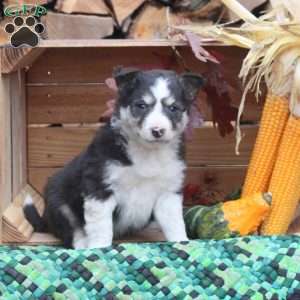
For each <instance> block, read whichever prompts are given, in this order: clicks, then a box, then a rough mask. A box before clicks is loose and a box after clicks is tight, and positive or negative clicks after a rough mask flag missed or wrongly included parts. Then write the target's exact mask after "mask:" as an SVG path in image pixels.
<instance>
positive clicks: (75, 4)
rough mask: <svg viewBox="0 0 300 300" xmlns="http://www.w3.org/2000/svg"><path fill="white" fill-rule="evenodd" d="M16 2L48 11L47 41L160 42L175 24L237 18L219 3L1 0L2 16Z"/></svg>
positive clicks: (249, 1)
mask: <svg viewBox="0 0 300 300" xmlns="http://www.w3.org/2000/svg"><path fill="white" fill-rule="evenodd" d="M240 2H241V3H242V4H243V5H245V6H246V7H247V8H248V9H249V8H250V9H254V8H256V7H258V6H261V5H262V4H264V3H265V2H267V0H240ZM16 3H18V4H24V3H28V4H39V5H43V6H44V7H46V8H47V10H48V13H47V15H46V16H43V17H42V18H41V21H42V22H43V23H44V24H45V28H46V30H47V32H46V34H47V35H46V38H49V39H98V38H107V37H108V38H109V37H110V38H134V39H163V38H168V37H170V35H171V34H172V32H171V30H170V28H172V26H174V25H182V24H190V23H193V22H197V23H199V22H203V24H207V23H215V22H219V21H221V20H222V21H232V20H233V19H235V18H236V17H235V16H234V15H231V14H230V13H229V11H228V10H227V9H226V8H225V7H224V5H223V4H222V3H221V0H97V1H95V0H48V1H47V0H38V1H32V0H31V1H16V0H2V1H1V0H0V10H2V16H3V7H6V6H8V5H11V4H14V5H15V4H16ZM3 4H4V5H3ZM4 22H5V21H2V25H3V24H4ZM0 25H1V24H0ZM0 27H2V29H3V26H0ZM1 31H3V30H0V43H1V34H2V36H3V35H5V33H3V32H2V33H1Z"/></svg>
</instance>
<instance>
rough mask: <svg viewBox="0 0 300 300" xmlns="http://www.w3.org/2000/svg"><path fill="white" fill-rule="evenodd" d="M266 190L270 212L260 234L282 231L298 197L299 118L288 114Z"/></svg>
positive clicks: (292, 213) (287, 222) (289, 221)
mask: <svg viewBox="0 0 300 300" xmlns="http://www.w3.org/2000/svg"><path fill="white" fill-rule="evenodd" d="M269 191H270V192H271V193H272V195H273V200H272V205H271V213H270V215H269V216H268V218H267V219H266V222H265V223H264V225H263V228H262V233H263V234H284V233H286V231H287V229H288V226H289V225H290V223H291V221H292V219H293V216H294V213H295V210H296V206H297V203H298V201H299V198H300V118H296V117H293V116H292V115H291V116H290V117H289V119H288V122H287V125H286V128H285V130H284V134H283V137H282V140H281V143H280V147H279V152H278V155H277V159H276V163H275V166H274V171H273V174H272V177H271V181H270V186H269Z"/></svg>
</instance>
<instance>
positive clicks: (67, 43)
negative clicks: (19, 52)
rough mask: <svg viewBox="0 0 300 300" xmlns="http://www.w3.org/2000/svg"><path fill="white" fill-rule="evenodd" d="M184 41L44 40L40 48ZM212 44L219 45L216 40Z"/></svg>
mask: <svg viewBox="0 0 300 300" xmlns="http://www.w3.org/2000/svg"><path fill="white" fill-rule="evenodd" d="M186 45H187V43H186V42H184V41H172V40H169V39H168V40H167V39H156V40H134V39H121V40H120V39H107V40H106V39H100V40H88V39H83V40H73V39H66V40H42V41H41V42H40V44H39V48H91V47H92V48H100V47H101V48H106V47H115V48H128V47H130V48H131V47H170V46H177V47H179V46H186ZM211 45H219V46H220V43H218V42H217V41H214V42H213V43H212V44H211Z"/></svg>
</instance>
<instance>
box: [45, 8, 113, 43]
mask: <svg viewBox="0 0 300 300" xmlns="http://www.w3.org/2000/svg"><path fill="white" fill-rule="evenodd" d="M42 22H43V24H44V25H45V27H46V29H47V38H49V39H100V38H103V37H106V36H109V35H111V34H112V33H113V29H114V24H113V19H112V18H111V17H99V16H88V15H67V14H59V13H51V12H48V13H47V15H46V16H43V17H42Z"/></svg>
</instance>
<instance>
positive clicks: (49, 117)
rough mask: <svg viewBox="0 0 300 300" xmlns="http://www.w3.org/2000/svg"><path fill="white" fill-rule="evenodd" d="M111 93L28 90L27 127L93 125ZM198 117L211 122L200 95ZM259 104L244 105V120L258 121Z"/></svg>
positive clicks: (81, 88)
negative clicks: (30, 125) (199, 113)
mask: <svg viewBox="0 0 300 300" xmlns="http://www.w3.org/2000/svg"><path fill="white" fill-rule="evenodd" d="M232 95H233V103H232V104H233V105H234V106H236V107H238V105H239V102H240V97H241V95H240V93H238V92H237V91H233V93H232ZM114 96H115V95H114V93H113V92H112V91H111V90H110V89H109V88H108V87H107V86H106V85H105V84H104V83H103V84H95V85H72V86H67V85H66V86H63V85H62V86H28V87H27V112H28V123H29V124H52V123H55V124H57V123H62V124H68V123H96V122H98V121H99V117H100V115H101V114H102V113H103V112H104V110H105V109H106V102H107V101H108V100H110V99H113V98H114ZM200 98H201V105H200V109H201V113H202V115H203V117H204V119H205V120H206V121H211V120H212V114H211V108H210V107H209V105H208V104H207V101H206V99H205V98H206V97H205V95H204V93H202V94H201V96H200ZM261 109H262V103H259V104H257V103H256V100H255V99H254V98H253V97H252V98H250V99H248V101H247V102H246V107H245V112H244V115H243V120H247V121H257V120H259V117H260V114H261Z"/></svg>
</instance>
